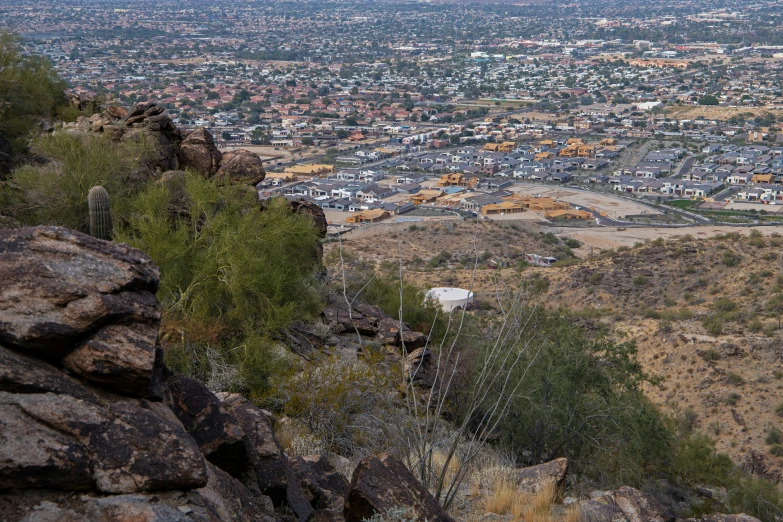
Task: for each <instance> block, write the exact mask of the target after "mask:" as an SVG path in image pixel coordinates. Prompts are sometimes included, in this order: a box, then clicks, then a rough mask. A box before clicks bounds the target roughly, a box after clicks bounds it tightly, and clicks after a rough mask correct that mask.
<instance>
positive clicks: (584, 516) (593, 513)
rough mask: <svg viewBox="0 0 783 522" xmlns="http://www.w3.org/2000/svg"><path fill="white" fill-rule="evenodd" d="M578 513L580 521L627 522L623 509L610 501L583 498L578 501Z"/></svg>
mask: <svg viewBox="0 0 783 522" xmlns="http://www.w3.org/2000/svg"><path fill="white" fill-rule="evenodd" d="M579 514H580V520H581V521H582V522H628V519H627V518H626V516H625V513H623V511H622V510H621V509H620V508H619V507H617V506H615V505H614V504H613V503H612V502H601V501H600V500H583V501H581V502H579Z"/></svg>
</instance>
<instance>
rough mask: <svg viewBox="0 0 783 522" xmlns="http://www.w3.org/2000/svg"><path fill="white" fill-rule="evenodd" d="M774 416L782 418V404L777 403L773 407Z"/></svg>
mask: <svg viewBox="0 0 783 522" xmlns="http://www.w3.org/2000/svg"><path fill="white" fill-rule="evenodd" d="M775 415H777V416H778V417H783V402H779V403H778V405H777V406H775Z"/></svg>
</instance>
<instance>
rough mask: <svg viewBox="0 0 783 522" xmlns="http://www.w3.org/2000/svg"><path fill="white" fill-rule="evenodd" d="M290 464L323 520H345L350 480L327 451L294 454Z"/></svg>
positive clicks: (307, 497) (324, 521) (306, 496)
mask: <svg viewBox="0 0 783 522" xmlns="http://www.w3.org/2000/svg"><path fill="white" fill-rule="evenodd" d="M288 462H289V464H290V465H291V467H292V468H293V470H294V473H295V474H296V476H297V478H298V479H299V481H300V483H301V485H302V490H303V491H304V494H305V498H306V499H307V501H308V502H309V503H310V505H311V506H312V507H313V509H315V519H316V520H318V521H320V522H327V521H334V522H339V521H342V520H344V518H343V510H344V508H345V497H346V496H347V495H348V488H349V487H350V484H349V483H348V481H347V480H345V477H343V476H342V475H341V474H340V473H338V472H337V470H335V468H334V466H332V465H331V464H330V463H329V461H328V460H327V458H326V457H324V456H323V455H308V456H306V457H290V458H289V459H288Z"/></svg>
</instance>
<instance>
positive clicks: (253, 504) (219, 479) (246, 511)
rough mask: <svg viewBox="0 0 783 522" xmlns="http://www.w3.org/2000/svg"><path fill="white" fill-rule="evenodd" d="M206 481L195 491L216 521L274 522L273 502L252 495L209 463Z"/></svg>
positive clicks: (267, 498) (239, 483)
mask: <svg viewBox="0 0 783 522" xmlns="http://www.w3.org/2000/svg"><path fill="white" fill-rule="evenodd" d="M207 473H208V476H209V481H208V482H207V485H206V486H205V487H203V488H201V489H197V490H196V491H195V492H196V493H197V494H198V495H199V496H200V497H201V498H203V499H204V501H205V504H206V507H207V509H208V510H209V511H210V513H211V514H212V515H213V516H214V517H215V519H216V520H220V521H225V522H273V521H274V520H275V517H274V507H273V505H272V500H271V499H270V498H269V497H266V496H263V495H253V494H252V493H251V491H250V490H248V489H247V488H246V487H245V486H244V485H243V484H242V482H240V481H239V480H237V479H236V478H234V477H232V476H230V475H228V474H227V473H225V472H223V471H222V470H220V469H218V468H216V467H215V466H213V465H211V464H207Z"/></svg>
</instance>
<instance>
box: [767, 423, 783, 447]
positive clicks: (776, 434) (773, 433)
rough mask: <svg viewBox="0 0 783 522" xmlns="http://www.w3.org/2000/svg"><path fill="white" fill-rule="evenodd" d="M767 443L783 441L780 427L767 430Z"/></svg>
mask: <svg viewBox="0 0 783 522" xmlns="http://www.w3.org/2000/svg"><path fill="white" fill-rule="evenodd" d="M764 442H765V443H766V444H770V445H771V444H780V443H781V442H783V433H781V431H780V430H779V429H778V428H775V427H772V428H770V429H769V431H767V436H766V437H765V438H764Z"/></svg>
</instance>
